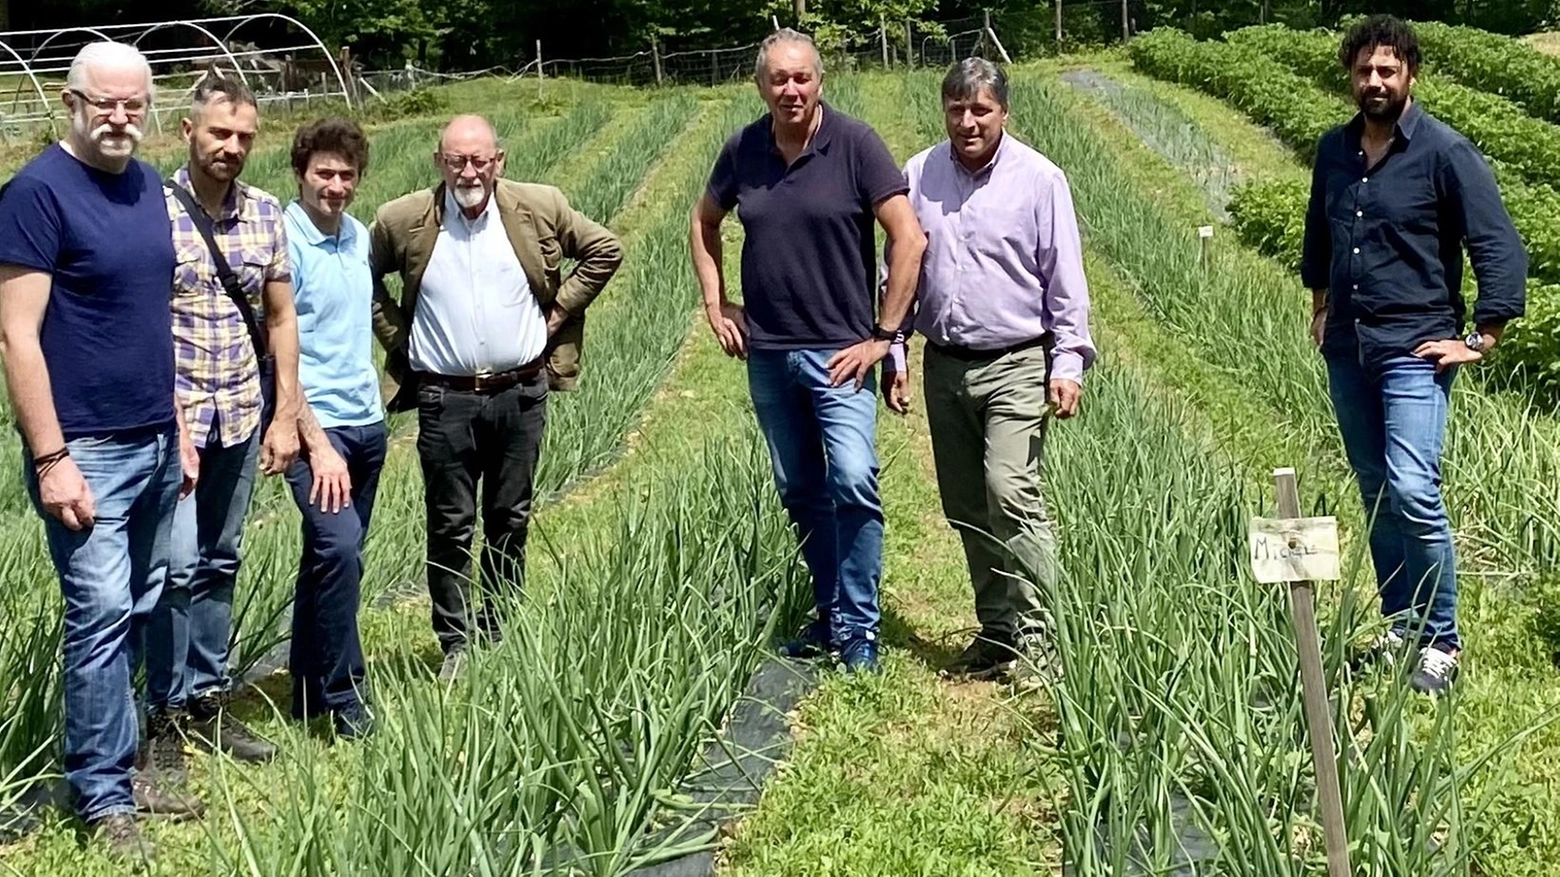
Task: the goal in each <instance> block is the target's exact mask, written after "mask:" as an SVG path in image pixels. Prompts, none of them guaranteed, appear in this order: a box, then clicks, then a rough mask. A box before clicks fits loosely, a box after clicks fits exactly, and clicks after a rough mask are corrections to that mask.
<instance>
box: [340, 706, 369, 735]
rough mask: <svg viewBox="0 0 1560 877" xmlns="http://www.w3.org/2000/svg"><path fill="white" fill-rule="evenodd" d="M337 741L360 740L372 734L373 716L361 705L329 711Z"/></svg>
mask: <svg viewBox="0 0 1560 877" xmlns="http://www.w3.org/2000/svg"><path fill="white" fill-rule="evenodd" d="M331 723H332V724H333V725H335V727H336V739H338V740H362V739H363V738H364V737H368V736H370V735H371V734H373V733H374V714H373V713H371V712H369V711H368V707H366V706H364V705H363V704H361V703H354V704H352V705H351V706H348V707H343V708H341V709H339V710H332V711H331Z"/></svg>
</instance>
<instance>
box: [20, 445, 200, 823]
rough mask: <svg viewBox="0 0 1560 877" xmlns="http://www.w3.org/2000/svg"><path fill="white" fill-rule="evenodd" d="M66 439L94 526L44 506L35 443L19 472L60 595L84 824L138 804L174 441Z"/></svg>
mask: <svg viewBox="0 0 1560 877" xmlns="http://www.w3.org/2000/svg"><path fill="white" fill-rule="evenodd" d="M67 444H68V445H69V447H70V457H71V459H72V460H73V461H75V463H76V466H77V468H79V469H80V470H81V475H82V477H83V478H84V479H85V480H86V482H87V487H88V488H90V489H91V491H92V498H93V501H94V503H95V506H96V509H95V511H96V520H95V521H94V522H93V524H92V526H91V527H89V528H87V529H85V530H80V531H73V530H70V529H68V528H67V527H66V526H65V525H64V524H62V523H60V522H59V520H57V519H56V518H53V517H51V516H49V515H48V514H47V513H46V512H44V510H43V506H42V504H41V502H40V500H39V496H38V482H37V479H36V478H35V477H34V475H33V467H32V464H31V460H32V453H33V452H32V450H31V449H25V450H26V453H27V458H26V460H25V461H24V463H23V478H24V480H25V481H26V483H27V489H28V492H29V493H30V494H31V496H32V501H33V506H34V508H35V509H37V511H38V514H39V515H41V516H42V517H43V520H44V524H45V527H44V529H45V531H46V534H47V537H48V543H49V556H50V558H51V559H52V560H53V561H54V568H55V570H56V571H57V572H58V573H59V577H60V590H61V592H62V593H63V595H64V597H65V636H64V649H63V651H64V657H65V678H64V688H65V779H66V781H67V782H68V783H69V784H70V791H71V799H72V802H73V804H74V806H75V808H76V812H77V813H79V814H80V815H81V818H82V819H84V820H87V821H89V822H90V821H93V820H96V819H101V818H103V817H105V816H111V815H113V814H116V813H132V812H134V811H135V800H134V798H133V797H132V795H131V792H130V771H131V768H133V767H134V766H135V752H136V740H137V728H136V714H135V695H134V690H133V689H132V684H131V682H132V679H133V678H134V671H135V666H136V665H137V664H138V663H139V658H140V654H139V652H140V639H141V636H142V634H143V630H144V625H145V622H146V619H147V616H148V615H149V614H150V613H151V611H152V607H153V606H154V605H156V603H157V598H158V595H159V594H161V593H162V590H163V582H164V580H165V579H166V578H167V575H168V552H169V532H170V529H171V527H172V523H173V508H174V505H175V503H177V502H178V499H179V483H180V479H181V476H180V470H179V458H178V453H179V442H178V436H177V434H176V433H175V432H174V431H173V430H172V429H168V430H166V431H161V430H143V431H137V432H135V433H121V434H117V435H111V436H105V437H98V438H83V439H74V440H72V441H70V442H68V443H67Z"/></svg>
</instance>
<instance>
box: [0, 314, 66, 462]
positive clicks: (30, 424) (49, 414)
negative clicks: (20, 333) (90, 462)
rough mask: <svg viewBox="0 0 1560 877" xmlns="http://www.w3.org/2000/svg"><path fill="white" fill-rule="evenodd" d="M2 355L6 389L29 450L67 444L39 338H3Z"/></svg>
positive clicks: (43, 450) (48, 450)
mask: <svg viewBox="0 0 1560 877" xmlns="http://www.w3.org/2000/svg"><path fill="white" fill-rule="evenodd" d="M0 358H3V359H4V362H5V384H6V390H7V391H8V392H9V393H10V396H11V407H12V409H13V410H14V412H15V415H16V424H17V427H18V428H20V429H21V432H22V438H23V439H24V440H25V441H26V442H27V447H28V450H29V451H31V452H32V453H33V454H34V455H39V454H51V453H54V452H55V451H58V450H59V449H60V448H63V447H65V435H64V432H63V431H62V430H61V429H60V420H59V415H58V413H57V412H56V411H55V410H54V392H53V389H52V388H51V386H50V383H49V368H48V365H47V364H46V363H45V362H44V359H43V348H42V347H41V346H40V345H39V344H38V341H37V339H36V338H32V339H25V338H24V339H11V338H6V339H5V340H4V341H0Z"/></svg>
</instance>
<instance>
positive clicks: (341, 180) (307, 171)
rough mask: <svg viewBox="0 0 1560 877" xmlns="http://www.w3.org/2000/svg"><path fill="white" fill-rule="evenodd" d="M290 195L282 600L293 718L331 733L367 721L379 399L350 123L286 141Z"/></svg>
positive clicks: (357, 730) (363, 142) (358, 148)
mask: <svg viewBox="0 0 1560 877" xmlns="http://www.w3.org/2000/svg"><path fill="white" fill-rule="evenodd" d="M292 164H293V172H294V173H295V174H296V175H297V178H298V197H297V198H296V199H295V200H293V202H292V203H290V204H288V205H287V211H286V214H285V215H286V223H287V241H288V248H289V249H290V250H291V255H292V264H293V284H294V288H295V293H294V295H295V298H296V302H297V311H298V344H299V357H298V382H299V384H301V385H302V387H303V393H304V398H305V399H307V401H308V404H307V405H305V406H303V409H302V413H301V414H300V416H299V423H298V429H299V435H300V436H301V438H302V443H303V445H304V449H305V453H304V454H303V455H302V456H300V457H299V459H298V461H297V462H296V463H294V464H293V466H292V468H291V469H290V470H288V472H287V481H288V483H289V484H290V485H292V491H293V498H294V499H295V500H296V501H297V503H298V508H299V510H300V511H302V512H303V558H302V560H301V561H300V563H299V565H298V587H297V596H296V598H295V601H294V604H293V633H292V653H291V657H290V658H289V662H288V663H289V667H290V669H291V672H292V677H293V704H292V712H293V717H294V718H297V719H300V720H307V719H310V718H313V717H315V716H319V715H324V714H327V713H328V714H329V715H330V716H331V718H332V720H333V722H334V724H335V729H336V734H337V736H338V737H340V738H344V739H351V738H357V737H361V736H363V735H365V734H367V733H369V732H370V731H371V730H372V727H373V723H372V718H371V715H370V713H369V712H368V709H367V707H366V706H365V696H364V695H365V694H366V692H365V688H364V681H365V675H366V674H365V667H364V661H363V647H362V644H361V643H360V642H359V640H358V623H357V613H358V600H359V596H360V591H361V583H362V577H363V541H364V538H365V536H366V535H367V534H368V522H369V516H370V514H372V512H373V509H374V493H375V490H376V489H377V487H378V485H379V470H380V469H381V468H382V467H383V466H384V463H385V448H386V432H385V414H384V408H383V406H382V405H381V403H380V398H379V375H378V372H377V371H376V369H375V366H374V354H373V338H374V336H373V326H372V322H371V321H372V307H373V295H374V287H373V279H372V277H371V275H370V274H369V265H368V254H369V240H368V229H367V228H365V227H364V226H363V224H362V223H361V222H359V221H358V220H356V219H354V218H352V217H351V216H348V215H347V212H346V211H347V207H348V205H350V204H351V203H352V198H353V195H354V194H355V193H356V191H357V185H358V181H359V179H360V178H361V177H362V174H363V171H364V170H365V169H366V168H367V167H368V138H367V137H365V136H364V134H363V131H362V129H361V128H359V127H358V126H357V124H356V123H354V122H351V121H348V120H346V119H321V120H318V121H315V122H312V123H310V124H308V125H305V126H304V127H302V128H300V129H299V130H298V133H297V135H296V137H294V139H293V147H292Z"/></svg>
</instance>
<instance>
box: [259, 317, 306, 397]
mask: <svg viewBox="0 0 1560 877" xmlns="http://www.w3.org/2000/svg"><path fill="white" fill-rule="evenodd" d="M266 327H267V331H268V332H269V335H270V348H271V357H272V359H274V360H275V362H276V372H275V375H274V378H275V381H276V415H275V420H277V421H281V422H289V421H293V420H295V419H296V418H297V417H298V410H299V408H301V407H306V406H304V405H303V394H302V391H301V390H300V389H299V387H298V319H297V317H296V316H295V315H294V314H293V313H292V312H291V311H288V312H285V313H281V314H276V315H275V316H274V317H272V318H268V319H267V320H266Z"/></svg>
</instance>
